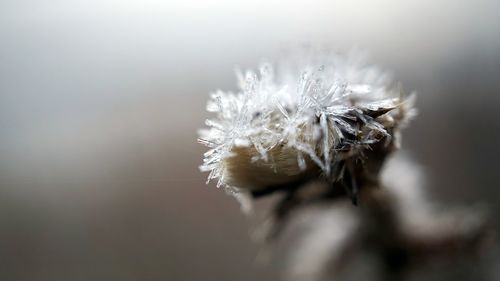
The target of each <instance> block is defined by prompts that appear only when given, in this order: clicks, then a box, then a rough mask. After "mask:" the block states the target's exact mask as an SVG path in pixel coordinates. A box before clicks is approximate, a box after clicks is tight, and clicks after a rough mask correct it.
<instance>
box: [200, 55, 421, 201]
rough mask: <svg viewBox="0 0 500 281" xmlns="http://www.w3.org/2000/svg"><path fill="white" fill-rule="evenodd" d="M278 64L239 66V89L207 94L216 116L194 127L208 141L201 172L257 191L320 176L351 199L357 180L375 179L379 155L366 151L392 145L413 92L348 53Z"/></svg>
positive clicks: (234, 187) (232, 185)
mask: <svg viewBox="0 0 500 281" xmlns="http://www.w3.org/2000/svg"><path fill="white" fill-rule="evenodd" d="M306 57H307V58H306ZM291 65H294V66H291ZM277 68H278V71H276V73H275V71H274V69H273V66H272V65H271V64H270V63H263V64H262V65H261V67H260V71H259V74H257V73H255V72H252V71H247V72H246V75H245V76H244V77H243V75H242V74H241V73H240V72H238V73H237V74H238V75H237V76H238V80H239V88H240V89H239V91H238V92H237V93H231V92H222V91H217V92H215V93H213V94H212V95H211V99H210V101H209V102H208V105H207V110H208V111H210V112H214V113H215V114H216V118H215V119H210V120H207V121H206V125H207V126H209V128H208V129H205V130H201V131H200V139H199V142H200V143H202V144H204V145H206V146H208V147H209V148H210V150H209V151H208V152H206V153H205V154H204V157H205V158H204V161H203V165H201V167H200V169H201V171H206V172H210V174H209V176H208V180H209V181H210V180H211V179H215V178H217V179H218V183H217V186H224V187H226V188H228V189H229V190H231V191H239V190H246V191H250V192H252V193H253V194H254V195H255V196H257V195H259V194H265V193H268V192H271V191H273V190H276V189H279V188H282V187H283V186H286V187H287V188H290V187H293V186H296V185H297V184H298V183H302V182H304V181H306V180H309V179H311V178H323V179H325V180H327V181H328V182H330V183H336V182H342V183H343V186H344V187H345V189H346V191H347V193H348V194H349V195H350V196H351V198H352V199H353V202H354V203H356V201H357V195H358V191H359V187H360V185H359V183H360V182H363V181H366V180H368V179H369V178H375V177H376V174H377V173H378V170H379V169H380V165H381V163H382V162H383V158H384V157H381V156H377V157H373V158H374V159H373V160H374V161H371V159H370V157H369V154H374V151H376V152H377V153H378V154H382V156H385V154H387V153H388V152H390V151H391V150H392V149H393V147H394V146H395V144H396V142H395V141H396V138H397V129H398V127H399V126H400V125H401V124H402V123H404V122H405V121H406V120H407V119H408V117H410V116H411V115H412V112H413V110H412V109H411V106H412V99H404V98H403V97H402V95H401V91H400V90H399V89H397V88H395V87H393V86H392V83H391V81H390V79H388V75H387V74H386V73H384V72H381V71H380V70H379V69H378V68H376V67H374V66H366V65H364V64H363V63H362V61H361V60H360V59H359V57H358V56H354V55H351V56H348V57H345V58H343V57H340V56H337V55H333V54H326V53H319V54H315V55H312V56H304V57H302V58H300V59H295V60H293V61H287V62H284V63H281V64H278V66H277ZM381 158H382V159H381ZM381 160H382V161H381ZM360 166H363V167H362V168H360Z"/></svg>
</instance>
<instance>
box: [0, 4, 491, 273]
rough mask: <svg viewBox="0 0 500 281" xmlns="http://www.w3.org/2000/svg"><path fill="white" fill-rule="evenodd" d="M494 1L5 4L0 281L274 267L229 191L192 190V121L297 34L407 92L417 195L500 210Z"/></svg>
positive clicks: (407, 141) (0, 52) (198, 182)
mask: <svg viewBox="0 0 500 281" xmlns="http://www.w3.org/2000/svg"><path fill="white" fill-rule="evenodd" d="M499 9H500V5H499V4H498V3H495V2H494V1H486V0H479V1H469V2H461V3H459V2H457V1H451V0H449V1H448V0H447V1H430V0H425V1H413V0H412V1H399V2H396V1H389V0H379V1H357V0H356V1H349V2H347V1H337V2H333V1H319V0H315V1H297V2H295V1H287V2H283V3H278V2H277V1H245V2H238V3H237V2H236V1H218V2H215V1H202V2H199V3H195V2H194V1H176V2H173V1H155V0H146V1H132V0H130V1H115V0H104V1H94V0H92V1H80V0H72V1H58V0H55V1H32V0H18V1H3V2H2V3H0V38H1V44H0V279H2V280H275V279H276V278H277V276H278V275H279V272H280V271H281V269H282V268H281V267H283V266H284V265H283V264H281V263H280V262H274V263H273V264H272V265H271V266H269V267H259V266H256V265H255V262H254V260H255V256H256V254H257V248H256V247H255V245H253V244H252V242H251V241H250V239H249V238H248V229H249V228H248V222H247V221H246V219H245V217H244V216H243V215H242V214H241V213H240V211H239V206H238V203H237V202H236V201H235V200H233V199H232V198H230V197H227V196H226V195H225V194H224V192H222V191H221V190H217V189H216V188H215V187H214V186H205V178H206V175H204V174H201V173H200V172H198V168H197V166H198V165H199V164H200V163H201V155H202V153H203V152H204V150H205V148H204V147H202V146H201V145H198V144H197V143H196V138H197V134H196V130H197V129H198V128H199V127H202V126H203V122H204V119H205V118H206V117H207V114H206V113H205V101H206V99H207V97H208V93H209V92H210V91H212V90H216V89H218V88H222V89H235V88H236V85H235V83H234V82H233V81H235V79H234V76H233V68H234V66H235V65H239V66H242V67H244V68H248V67H256V65H257V63H258V61H259V60H260V59H261V58H262V57H267V58H271V59H272V58H276V57H277V56H278V55H279V54H280V52H281V51H282V49H283V48H287V47H294V46H297V45H300V44H303V43H313V44H317V43H319V44H327V45H329V46H330V47H331V48H333V49H335V50H340V51H342V50H348V49H349V48H351V47H352V46H358V47H361V48H363V49H367V50H369V51H370V54H371V56H370V61H372V62H376V63H380V64H381V65H382V66H384V68H388V69H392V70H393V71H394V73H395V77H396V78H397V80H400V81H402V84H403V86H404V89H405V90H407V91H411V90H417V91H418V92H419V96H418V102H417V107H418V108H419V112H420V114H419V117H418V118H417V119H416V120H415V121H414V122H413V123H412V126H411V127H410V128H409V129H408V130H406V131H405V132H404V141H403V144H404V149H405V150H406V151H407V152H408V153H409V154H410V155H411V156H413V158H414V159H416V161H417V162H418V163H419V164H421V165H422V166H423V168H424V172H425V174H426V178H427V180H426V182H427V184H426V189H427V190H428V191H429V193H430V195H431V196H432V197H434V198H436V199H439V200H441V201H443V202H455V203H461V204H464V205H468V204H471V203H478V204H485V205H487V206H488V207H489V208H490V210H491V213H497V212H499V211H500V207H499V206H500V191H498V189H497V187H498V185H499V183H500V180H499V177H498V173H497V171H496V170H497V168H498V159H497V157H498V156H499V155H500V149H499V146H498V143H499V142H500V123H499V122H497V119H498V118H499V117H500V113H499V111H498V108H497V107H499V106H500V95H498V92H499V90H500V17H498V16H497V13H498V12H497V11H498V10H499ZM494 219H495V220H496V221H495V223H496V225H500V220H499V219H498V218H495V217H494ZM497 275H498V276H497V277H498V278H500V272H498V273H497Z"/></svg>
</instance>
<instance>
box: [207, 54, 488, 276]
mask: <svg viewBox="0 0 500 281" xmlns="http://www.w3.org/2000/svg"><path fill="white" fill-rule="evenodd" d="M237 74H238V75H237V76H238V80H239V88H240V89H239V91H238V92H236V93H231V92H222V91H218V92H216V93H214V94H212V96H211V99H210V101H209V103H208V106H207V109H208V111H210V112H213V113H215V118H214V119H210V120H207V122H206V124H207V125H208V127H209V128H208V129H205V130H202V131H201V132H200V139H199V141H200V142H201V143H202V144H205V145H206V146H208V147H209V148H210V149H209V151H208V152H206V153H205V155H204V161H203V165H201V167H200V169H201V170H202V171H207V172H210V174H209V176H208V180H209V181H210V180H211V179H218V184H217V185H218V186H224V187H225V188H226V189H227V190H228V191H231V193H232V194H234V195H236V197H237V198H239V199H241V198H246V197H245V196H243V195H242V194H251V195H252V196H253V197H254V198H256V197H260V196H264V195H267V194H269V193H272V192H275V191H281V194H282V195H283V196H282V197H281V198H280V199H278V200H277V201H275V203H274V204H272V211H271V217H270V218H269V219H268V220H267V221H266V222H267V223H265V224H263V226H262V227H261V229H260V230H261V233H264V235H263V238H264V239H266V240H265V241H275V240H271V238H276V237H278V234H280V233H281V232H282V230H283V226H284V225H286V224H287V222H289V223H288V225H289V228H290V227H291V228H292V229H293V226H294V222H295V223H297V219H298V220H299V222H298V227H296V229H299V237H298V239H296V243H294V247H291V250H290V251H289V252H291V255H289V256H290V257H291V259H289V265H290V267H289V268H288V280H297V281H302V280H307V281H314V280H315V281H320V280H333V279H335V280H358V279H359V280H362V279H366V276H369V278H371V280H456V278H455V277H456V276H460V277H461V278H462V279H466V278H467V276H466V275H464V273H466V274H470V276H469V277H472V279H470V280H477V277H480V276H481V275H480V274H477V272H478V268H479V267H478V266H479V265H481V263H482V262H481V261H477V262H474V263H472V262H471V260H470V258H471V257H475V256H474V255H475V254H476V253H479V251H480V250H481V247H482V246H483V244H484V241H487V240H488V239H487V238H488V236H489V228H488V224H487V220H485V219H484V217H483V216H482V215H480V214H478V213H477V212H476V211H475V210H470V209H469V210H458V211H457V210H446V211H443V212H436V211H435V210H434V208H431V207H430V205H429V204H428V203H427V201H426V200H424V197H422V196H418V194H419V193H420V190H419V188H420V186H419V185H418V184H412V183H411V179H412V175H415V173H414V172H413V173H411V172H409V171H416V170H417V169H416V168H414V167H413V166H412V165H409V162H408V161H401V160H400V161H397V162H396V164H393V165H392V166H391V165H389V167H387V169H386V170H385V172H384V174H383V175H381V170H382V166H383V164H384V163H385V162H386V159H387V156H388V155H389V154H390V153H391V152H392V151H394V150H395V149H396V148H398V147H399V144H398V143H399V130H400V129H401V128H402V127H404V125H405V124H406V123H407V121H408V120H409V119H410V118H411V117H412V116H413V115H414V112H415V110H414V109H413V96H410V97H408V98H407V97H404V96H403V95H402V94H401V91H400V90H399V88H397V87H394V86H393V83H392V82H391V80H390V79H389V76H388V75H387V74H386V73H384V72H382V71H380V70H379V69H378V68H377V67H373V66H367V65H366V64H364V63H363V60H361V59H360V57H359V56H352V55H351V56H347V57H340V56H337V55H334V54H327V53H316V54H313V55H308V54H306V55H303V56H299V57H295V58H289V59H288V60H285V61H284V62H282V63H278V64H274V65H273V64H270V63H264V64H262V65H261V67H260V71H259V73H255V72H252V71H247V73H246V74H245V75H244V76H243V75H242V74H240V72H238V73H237ZM393 163H394V162H393ZM405 167H406V170H407V171H404V168H405ZM384 175H385V176H384ZM413 178H416V179H418V177H413ZM414 181H415V182H417V181H418V180H414ZM346 194H347V195H348V196H349V197H350V199H351V200H352V202H353V203H354V204H357V203H358V197H359V202H360V205H361V206H360V208H353V207H352V206H350V204H348V202H346V201H348V200H346V198H348V197H346V196H345V195H346ZM243 202H246V200H243ZM243 207H244V208H245V205H243ZM292 213H294V216H291V215H290V214H292ZM301 218H302V220H301ZM296 226H297V224H296ZM458 226H460V227H458ZM289 230H290V229H289ZM458 262H464V266H461V269H463V270H461V271H460V272H459V273H457V274H451V275H447V273H448V272H450V270H449V269H450V268H454V267H455V265H456V264H457V263H458ZM436 265H437V266H436ZM481 270H482V269H481ZM467 280H468V279H467Z"/></svg>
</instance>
